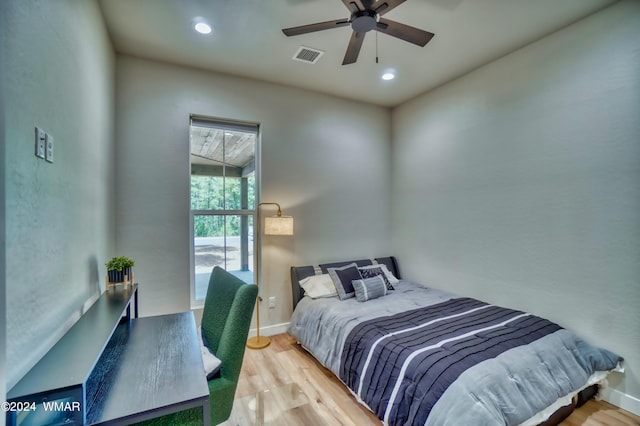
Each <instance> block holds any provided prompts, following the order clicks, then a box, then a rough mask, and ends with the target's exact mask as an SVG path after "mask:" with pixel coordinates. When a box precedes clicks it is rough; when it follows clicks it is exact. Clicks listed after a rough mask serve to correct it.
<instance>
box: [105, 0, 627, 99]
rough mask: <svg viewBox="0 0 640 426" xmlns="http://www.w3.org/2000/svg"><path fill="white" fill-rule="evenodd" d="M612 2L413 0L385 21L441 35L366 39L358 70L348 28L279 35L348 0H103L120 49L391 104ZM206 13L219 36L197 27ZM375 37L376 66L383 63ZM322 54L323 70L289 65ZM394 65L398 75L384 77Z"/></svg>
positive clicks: (336, 10)
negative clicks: (308, 51)
mask: <svg viewBox="0 0 640 426" xmlns="http://www.w3.org/2000/svg"><path fill="white" fill-rule="evenodd" d="M612 3H615V0H408V1H406V2H405V3H403V4H401V5H399V6H398V7H396V8H395V9H393V10H391V11H389V13H387V14H385V15H384V18H386V19H390V20H393V21H398V22H401V23H404V24H407V25H411V26H414V27H418V28H421V29H423V30H426V31H429V32H433V33H435V37H434V38H433V39H432V40H431V41H430V42H429V43H428V44H427V45H426V46H425V47H418V46H415V45H413V44H409V43H407V42H404V41H402V40H399V39H397V38H393V37H390V36H388V35H385V34H381V33H379V34H378V35H377V37H376V32H375V31H370V32H368V33H366V37H365V40H364V44H363V46H362V50H361V51H360V56H359V58H358V61H357V62H356V63H355V64H351V65H345V66H343V65H341V64H342V60H343V57H344V54H345V50H346V47H347V44H348V42H349V39H350V37H351V33H352V29H351V28H349V27H342V28H336V29H331V30H326V31H320V32H316V33H310V34H304V35H299V36H294V37H286V36H285V35H284V34H283V33H282V31H281V29H282V28H287V27H295V26H300V25H306V24H311V23H316V22H321V21H329V20H335V19H342V18H349V15H350V13H349V11H348V9H347V8H346V7H345V5H344V4H343V2H342V1H341V0H99V4H100V7H101V10H102V12H103V15H104V19H105V22H106V25H107V29H108V31H109V34H110V36H111V39H112V41H113V44H114V47H115V50H116V52H118V53H124V54H129V55H133V56H137V57H142V58H148V59H155V60H160V61H166V62H170V63H175V64H181V65H186V66H190V67H197V68H201V69H206V70H212V71H216V72H222V73H228V74H234V75H238V76H243V77H248V78H252V79H258V80H263V81H268V82H273V83H280V84H285V85H288V86H294V87H300V88H304V89H309V90H313V91H317V92H322V93H327V94H330V95H335V96H340V97H344V98H349V99H355V100H359V101H363V102H367V103H372V104H377V105H381V106H386V107H393V106H396V105H399V104H401V103H403V102H405V101H407V100H408V99H411V98H413V97H414V96H417V95H419V94H421V93H424V92H426V91H428V90H430V89H432V88H434V87H436V86H439V85H441V84H443V83H445V82H447V81H450V80H452V79H454V78H456V77H459V76H461V75H463V74H466V73H468V72H469V71H471V70H473V69H475V68H478V67H479V66H482V65H484V64H487V63H489V62H491V61H492V60H494V59H497V58H499V57H501V56H503V55H505V54H507V53H509V52H512V51H514V50H516V49H518V48H520V47H522V46H525V45H527V44H529V43H531V42H533V41H535V40H538V39H540V38H542V37H544V36H545V35H547V34H550V33H552V32H554V31H556V30H558V29H560V28H562V27H564V26H566V25H569V24H571V23H573V22H575V21H578V20H580V19H582V18H583V17H585V16H587V15H589V14H591V13H593V12H596V11H598V10H600V9H602V8H604V7H606V6H608V5H610V4H612ZM198 16H199V17H202V18H204V19H205V20H207V21H208V22H209V23H210V24H211V25H212V27H213V33H211V34H209V35H201V34H198V33H196V32H195V31H194V30H193V27H192V21H193V19H194V18H195V17H198ZM376 38H377V51H378V54H377V56H378V58H379V60H378V63H376ZM300 46H306V47H310V48H314V49H319V50H322V51H324V52H325V53H324V55H322V56H321V57H320V59H319V61H318V62H317V63H316V64H309V63H305V62H300V61H295V60H293V59H292V57H293V55H294V54H295V53H296V51H297V50H298V48H299V47H300ZM388 69H393V70H395V72H396V78H395V79H393V80H390V81H384V80H382V79H381V75H382V73H383V72H384V71H386V70H388Z"/></svg>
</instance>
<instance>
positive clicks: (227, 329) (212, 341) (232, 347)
mask: <svg viewBox="0 0 640 426" xmlns="http://www.w3.org/2000/svg"><path fill="white" fill-rule="evenodd" d="M257 296H258V286H256V285H255V284H247V283H245V282H244V281H242V280H241V279H239V278H237V277H236V276H234V275H232V274H230V273H229V272H227V271H225V270H224V269H222V268H220V267H218V266H216V267H215V268H213V271H212V272H211V277H210V278H209V288H208V289H207V298H206V299H205V302H204V311H203V312H202V334H203V337H204V339H205V340H206V342H207V343H208V345H209V349H210V350H211V352H212V353H213V354H214V355H215V356H216V357H218V359H220V360H221V361H222V364H221V365H220V375H219V376H216V377H215V378H213V379H211V380H209V403H210V406H211V409H210V411H211V424H212V425H217V424H219V423H222V422H224V421H225V420H227V419H228V418H229V416H230V415H231V408H232V407H233V399H234V396H235V393H236V387H237V386H238V378H239V376H240V368H241V367H242V358H243V357H244V349H245V346H246V343H247V336H248V334H249V326H250V325H251V317H252V316H253V308H254V306H255V304H256V297H257ZM203 374H204V372H203ZM201 424H202V410H201V409H199V408H194V409H190V410H185V411H181V412H179V413H175V414H172V415H168V416H164V417H160V418H158V419H153V420H148V421H146V422H142V423H140V425H145V426H149V425H153V426H164V425H167V426H169V425H201Z"/></svg>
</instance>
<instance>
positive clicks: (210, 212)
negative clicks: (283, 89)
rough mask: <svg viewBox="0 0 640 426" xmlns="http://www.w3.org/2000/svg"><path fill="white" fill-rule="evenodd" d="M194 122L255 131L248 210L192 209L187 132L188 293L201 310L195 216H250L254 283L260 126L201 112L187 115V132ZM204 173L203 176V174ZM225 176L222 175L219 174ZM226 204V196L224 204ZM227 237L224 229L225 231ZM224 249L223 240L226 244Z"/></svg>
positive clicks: (258, 197) (205, 125) (254, 277)
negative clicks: (252, 186) (251, 184)
mask: <svg viewBox="0 0 640 426" xmlns="http://www.w3.org/2000/svg"><path fill="white" fill-rule="evenodd" d="M193 125H196V126H200V127H211V128H214V129H219V130H229V131H240V132H247V133H255V135H256V138H255V150H254V171H253V173H254V205H253V207H252V208H251V209H249V208H248V209H192V208H191V202H192V200H191V196H192V194H191V179H192V176H193V173H192V170H193V168H192V162H191V146H192V140H191V136H190V135H189V143H188V146H189V206H188V208H189V275H190V279H189V292H190V305H191V309H202V308H203V307H204V299H202V300H198V299H196V273H195V235H194V218H195V217H196V216H248V217H251V218H252V222H253V229H252V234H253V235H251V234H248V236H249V238H251V237H253V244H252V245H253V253H254V255H253V265H252V266H253V280H254V282H257V276H258V270H257V259H256V255H255V253H257V246H258V236H257V235H256V229H257V227H256V221H257V219H258V205H259V203H260V188H261V186H260V169H261V167H260V165H261V149H260V146H261V143H260V141H261V137H260V125H259V124H258V123H249V122H241V121H236V120H228V119H222V118H215V117H207V116H202V115H195V114H191V115H190V121H189V132H190V131H191V127H192V126H193ZM203 176H206V175H203ZM222 177H223V178H224V175H223V176H222ZM224 205H226V199H225V203H224ZM225 238H226V232H225ZM225 249H226V243H225Z"/></svg>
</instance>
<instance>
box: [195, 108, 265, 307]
mask: <svg viewBox="0 0 640 426" xmlns="http://www.w3.org/2000/svg"><path fill="white" fill-rule="evenodd" d="M189 139H190V144H191V155H190V157H191V236H192V244H191V266H192V268H191V269H192V273H191V304H192V306H193V307H198V306H202V304H203V302H204V299H205V297H206V294H207V286H208V284H209V275H210V274H211V270H212V269H213V267H214V266H220V267H222V268H224V269H226V270H227V271H229V272H231V273H232V274H234V275H236V276H238V277H239V278H241V279H242V280H244V281H247V282H255V281H256V280H255V272H254V271H255V268H254V259H253V252H254V234H253V229H254V227H253V223H254V218H255V214H256V196H257V194H256V188H257V185H256V175H257V173H256V172H257V166H258V161H257V156H256V152H257V139H258V126H257V125H251V124H245V123H234V122H226V121H219V120H215V119H207V118H204V117H196V116H192V117H191V126H190V128H189Z"/></svg>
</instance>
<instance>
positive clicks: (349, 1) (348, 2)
mask: <svg viewBox="0 0 640 426" xmlns="http://www.w3.org/2000/svg"><path fill="white" fill-rule="evenodd" d="M342 3H344V5H345V6H347V9H349V12H351V13H355V12H357V11H359V10H364V6H363V4H362V2H361V1H360V0H342Z"/></svg>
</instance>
